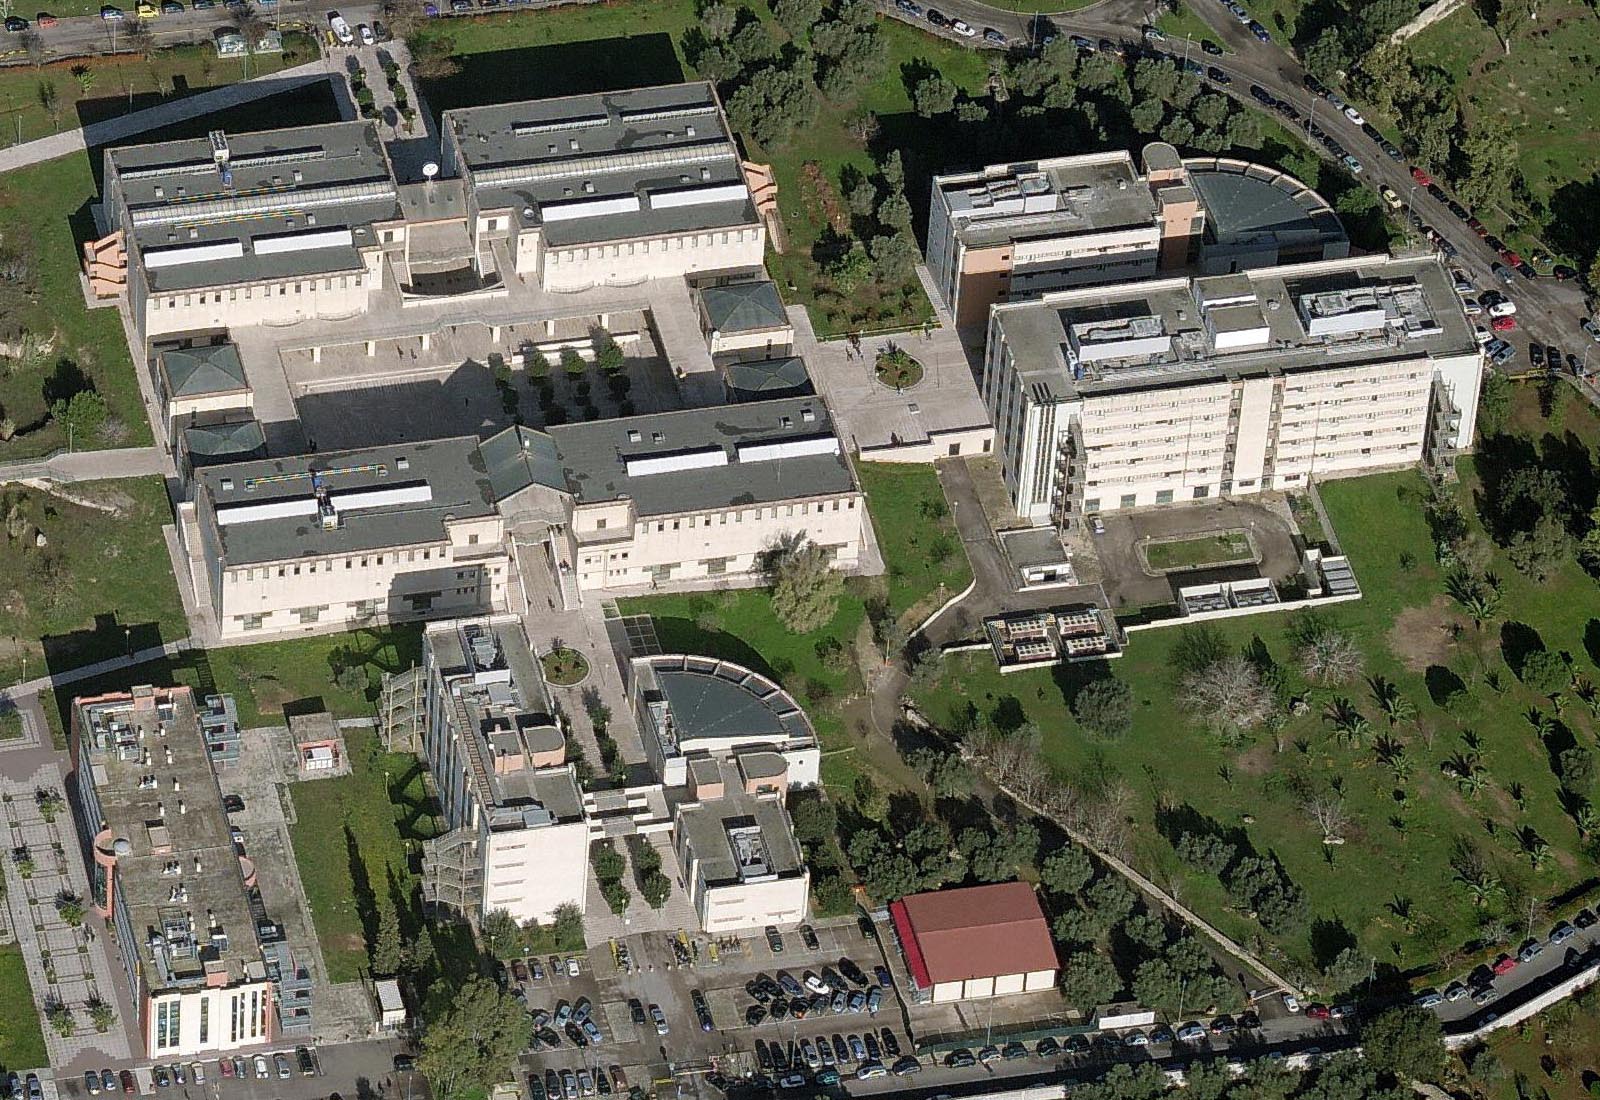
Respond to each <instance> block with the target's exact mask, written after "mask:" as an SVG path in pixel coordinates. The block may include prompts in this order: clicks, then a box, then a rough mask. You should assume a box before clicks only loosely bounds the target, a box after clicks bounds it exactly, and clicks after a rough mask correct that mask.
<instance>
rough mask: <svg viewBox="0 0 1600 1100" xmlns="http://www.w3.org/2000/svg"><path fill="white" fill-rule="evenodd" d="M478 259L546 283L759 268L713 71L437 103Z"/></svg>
mask: <svg viewBox="0 0 1600 1100" xmlns="http://www.w3.org/2000/svg"><path fill="white" fill-rule="evenodd" d="M442 131H443V139H444V167H445V169H446V170H447V171H449V172H453V173H459V174H460V176H461V177H462V179H463V180H464V182H465V200H466V210H467V229H468V232H469V234H470V235H471V237H472V241H473V252H474V255H475V256H476V257H478V259H479V262H480V263H481V262H483V257H484V256H486V255H489V254H491V253H492V252H494V250H495V249H496V248H497V247H498V248H499V249H501V250H502V253H496V256H497V258H498V257H499V256H500V255H502V254H503V256H504V259H502V260H500V261H499V262H501V263H507V264H508V266H509V267H510V268H511V269H513V270H515V271H516V272H517V274H518V275H520V276H523V277H524V278H533V279H536V280H537V281H538V282H539V284H540V285H541V286H543V287H544V288H545V289H547V290H582V289H586V288H588V287H592V286H623V285H631V284H635V283H640V282H643V281H644V280H646V279H650V278H664V277H674V276H681V275H684V274H687V273H689V272H693V271H717V270H723V269H751V268H759V267H760V266H761V264H762V261H763V252H764V250H765V248H766V240H767V237H766V229H765V226H764V224H763V222H762V219H761V217H760V215H759V213H758V212H757V210H756V205H755V201H754V199H753V198H752V195H751V189H750V185H749V182H748V181H747V176H746V169H745V165H744V162H743V161H742V160H741V159H740V156H739V150H738V147H737V146H736V145H735V144H734V141H733V135H732V134H731V133H730V132H729V130H728V123H727V120H726V119H725V118H724V117H723V114H722V107H721V105H720V104H719V103H718V102H717V97H716V91H715V89H714V88H713V87H712V85H711V84H710V83H709V82H705V81H700V82H697V83H692V84H672V85H663V86H660V87H652V88H636V89H633V90H630V91H618V92H606V93H601V94H594V95H578V96H568V97H565V98H561V99H542V100H533V101H529V102H523V103H500V104H494V105H492V106H487V107H468V108H462V109H460V110H455V111H446V112H445V113H444V117H443V122H442Z"/></svg>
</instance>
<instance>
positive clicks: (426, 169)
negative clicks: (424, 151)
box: [422, 160, 439, 180]
mask: <svg viewBox="0 0 1600 1100" xmlns="http://www.w3.org/2000/svg"><path fill="white" fill-rule="evenodd" d="M438 174H439V164H438V162H437V161H432V160H430V161H428V163H426V164H424V165H423V166H422V178H423V179H425V180H431V179H432V178H433V177H434V176H437V175H438Z"/></svg>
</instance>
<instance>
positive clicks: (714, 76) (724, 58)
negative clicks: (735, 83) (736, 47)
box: [694, 42, 743, 84]
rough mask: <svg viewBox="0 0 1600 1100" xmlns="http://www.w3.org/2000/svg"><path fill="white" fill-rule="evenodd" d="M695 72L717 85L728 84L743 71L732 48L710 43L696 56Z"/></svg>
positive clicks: (723, 44)
mask: <svg viewBox="0 0 1600 1100" xmlns="http://www.w3.org/2000/svg"><path fill="white" fill-rule="evenodd" d="M694 69H695V72H697V73H699V74H700V75H701V76H703V77H705V78H706V79H707V80H710V81H712V82H714V83H717V84H726V83H727V82H728V81H730V80H732V79H733V78H734V77H736V76H738V75H739V73H740V72H741V71H742V70H743V66H741V65H740V64H739V57H738V55H737V54H735V53H734V52H733V49H732V47H730V46H728V45H727V44H726V43H723V42H709V43H707V44H706V45H704V46H702V47H701V48H700V49H699V50H698V51H697V52H696V53H695V55H694Z"/></svg>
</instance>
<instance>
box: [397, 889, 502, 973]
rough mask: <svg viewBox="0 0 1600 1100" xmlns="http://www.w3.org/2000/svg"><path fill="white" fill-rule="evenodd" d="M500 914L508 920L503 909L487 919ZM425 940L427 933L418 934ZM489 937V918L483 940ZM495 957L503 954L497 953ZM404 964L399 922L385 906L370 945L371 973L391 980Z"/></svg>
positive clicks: (485, 920)
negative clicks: (375, 935) (373, 941)
mask: <svg viewBox="0 0 1600 1100" xmlns="http://www.w3.org/2000/svg"><path fill="white" fill-rule="evenodd" d="M496 913H498V914H502V915H505V916H506V919H507V920H510V916H509V915H508V914H506V911H505V910H504V909H496V910H495V911H494V913H490V914H489V917H493V916H495V914H496ZM511 930H512V935H513V936H515V935H516V934H517V927H516V924H515V923H514V922H513V924H512V926H511ZM420 935H421V937H422V938H424V939H426V938H427V933H426V932H423V933H421V934H420ZM488 935H489V918H488V917H485V918H484V939H485V941H486V942H487V940H488ZM496 954H497V957H498V956H500V955H502V954H503V953H499V952H497V953H496ZM404 962H405V944H404V943H403V942H402V941H401V939H400V920H399V918H398V916H397V915H396V913H395V911H394V906H393V905H385V906H383V908H382V909H380V910H379V912H378V940H377V942H376V943H374V944H373V945H372V972H373V974H375V975H377V976H378V977H381V978H392V977H394V976H395V975H396V974H398V973H400V970H401V967H402V965H403V964H404Z"/></svg>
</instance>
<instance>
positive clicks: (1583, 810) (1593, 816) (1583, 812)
mask: <svg viewBox="0 0 1600 1100" xmlns="http://www.w3.org/2000/svg"><path fill="white" fill-rule="evenodd" d="M1572 823H1573V824H1574V825H1576V826H1577V827H1578V835H1579V836H1581V837H1585V838H1587V837H1588V836H1589V835H1590V834H1591V833H1593V832H1594V831H1595V829H1596V827H1600V813H1596V812H1595V808H1594V805H1593V803H1589V802H1585V803H1583V804H1582V805H1580V806H1579V807H1578V808H1577V809H1576V810H1574V811H1573V812H1572Z"/></svg>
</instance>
